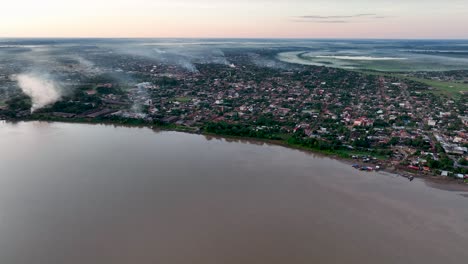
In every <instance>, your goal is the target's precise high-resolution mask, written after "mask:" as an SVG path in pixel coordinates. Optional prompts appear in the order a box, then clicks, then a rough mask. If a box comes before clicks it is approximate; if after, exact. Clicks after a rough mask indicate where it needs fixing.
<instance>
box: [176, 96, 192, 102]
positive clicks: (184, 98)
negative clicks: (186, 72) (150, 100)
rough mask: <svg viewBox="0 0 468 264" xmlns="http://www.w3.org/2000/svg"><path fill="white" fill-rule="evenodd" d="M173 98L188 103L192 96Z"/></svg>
mask: <svg viewBox="0 0 468 264" xmlns="http://www.w3.org/2000/svg"><path fill="white" fill-rule="evenodd" d="M174 100H175V101H177V102H180V103H188V102H190V101H192V98H191V97H176V98H174Z"/></svg>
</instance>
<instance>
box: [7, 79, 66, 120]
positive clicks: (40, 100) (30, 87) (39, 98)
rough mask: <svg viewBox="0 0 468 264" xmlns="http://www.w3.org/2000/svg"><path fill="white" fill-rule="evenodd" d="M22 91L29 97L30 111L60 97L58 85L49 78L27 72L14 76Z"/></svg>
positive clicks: (53, 101) (51, 102)
mask: <svg viewBox="0 0 468 264" xmlns="http://www.w3.org/2000/svg"><path fill="white" fill-rule="evenodd" d="M14 79H15V80H16V81H17V82H18V86H19V87H20V88H21V90H22V91H23V93H25V94H26V95H27V96H29V97H30V98H31V101H32V107H31V113H32V112H34V111H36V110H38V109H41V108H43V107H44V106H47V105H50V104H53V103H55V102H57V101H58V100H59V99H60V97H61V92H60V91H61V90H60V87H59V86H58V85H57V84H56V83H55V82H54V81H53V80H51V79H48V78H45V77H44V76H41V75H37V74H33V73H28V74H19V75H17V76H15V77H14Z"/></svg>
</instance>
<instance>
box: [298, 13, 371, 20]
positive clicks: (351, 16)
mask: <svg viewBox="0 0 468 264" xmlns="http://www.w3.org/2000/svg"><path fill="white" fill-rule="evenodd" d="M371 16H377V14H356V15H347V16H314V15H312V16H299V17H296V18H302V19H344V18H355V17H371Z"/></svg>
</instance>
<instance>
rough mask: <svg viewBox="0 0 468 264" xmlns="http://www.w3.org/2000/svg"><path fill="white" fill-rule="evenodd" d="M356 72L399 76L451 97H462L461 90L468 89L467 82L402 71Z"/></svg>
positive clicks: (435, 92)
mask: <svg viewBox="0 0 468 264" xmlns="http://www.w3.org/2000/svg"><path fill="white" fill-rule="evenodd" d="M356 72H360V73H364V74H370V75H375V76H384V77H385V76H387V77H397V78H402V79H407V80H411V81H415V82H420V83H424V84H426V85H428V86H430V87H432V88H433V90H428V92H432V93H434V94H437V95H445V96H447V97H451V98H460V97H461V95H462V94H461V92H466V91H468V84H466V83H457V82H444V81H434V80H429V79H423V78H416V77H408V76H406V75H404V74H400V73H388V72H377V71H366V70H356Z"/></svg>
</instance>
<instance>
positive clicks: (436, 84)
mask: <svg viewBox="0 0 468 264" xmlns="http://www.w3.org/2000/svg"><path fill="white" fill-rule="evenodd" d="M405 78H406V79H409V80H412V81H416V82H421V83H424V84H427V85H429V86H430V87H432V88H434V90H432V91H431V92H433V93H435V94H437V95H446V96H448V97H460V96H461V93H460V92H463V91H464V92H466V91H468V84H466V83H457V82H443V81H434V80H428V79H422V78H414V77H405Z"/></svg>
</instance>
